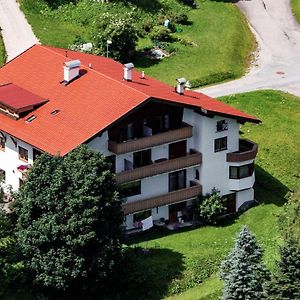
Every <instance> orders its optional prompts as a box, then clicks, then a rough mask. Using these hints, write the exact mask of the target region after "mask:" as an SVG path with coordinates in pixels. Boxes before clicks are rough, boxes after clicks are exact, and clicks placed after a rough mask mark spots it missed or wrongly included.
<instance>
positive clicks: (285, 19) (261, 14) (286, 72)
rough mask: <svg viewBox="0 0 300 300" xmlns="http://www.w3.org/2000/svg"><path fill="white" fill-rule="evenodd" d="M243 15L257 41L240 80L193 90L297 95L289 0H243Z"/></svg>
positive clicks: (299, 47)
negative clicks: (274, 91) (253, 58)
mask: <svg viewBox="0 0 300 300" xmlns="http://www.w3.org/2000/svg"><path fill="white" fill-rule="evenodd" d="M237 6H238V7H239V8H240V9H241V11H242V12H243V13H244V14H245V15H246V17H247V19H248V21H249V24H250V26H251V30H252V31H253V33H254V34H255V36H256V39H257V42H258V53H257V59H256V61H255V62H254V63H253V65H252V66H251V68H250V70H249V73H248V74H247V75H245V76H244V77H242V78H241V79H238V80H234V81H230V82H227V83H223V84H218V85H215V86H211V87H206V88H202V89H198V90H197V91H199V92H203V93H204V94H207V95H210V96H212V97H218V96H224V95H229V94H236V93H241V92H247V91H252V90H259V89H279V90H282V91H287V92H290V93H292V94H295V95H297V96H300V26H299V25H298V23H297V22H296V20H295V18H294V16H293V15H292V12H291V8H290V0H276V1H274V0H248V1H247V0H246V1H239V2H238V3H237Z"/></svg>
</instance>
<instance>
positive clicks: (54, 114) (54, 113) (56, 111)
mask: <svg viewBox="0 0 300 300" xmlns="http://www.w3.org/2000/svg"><path fill="white" fill-rule="evenodd" d="M58 113H60V109H55V110H53V111H51V115H52V116H56V115H57V114H58Z"/></svg>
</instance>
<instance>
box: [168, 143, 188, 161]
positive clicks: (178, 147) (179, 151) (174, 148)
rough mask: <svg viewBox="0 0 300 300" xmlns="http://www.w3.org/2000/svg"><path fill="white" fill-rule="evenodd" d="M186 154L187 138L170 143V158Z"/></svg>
mask: <svg viewBox="0 0 300 300" xmlns="http://www.w3.org/2000/svg"><path fill="white" fill-rule="evenodd" d="M185 155H186V140H184V141H180V142H176V143H172V144H170V145H169V159H173V158H177V157H182V156H185Z"/></svg>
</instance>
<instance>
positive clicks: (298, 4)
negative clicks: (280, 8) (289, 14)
mask: <svg viewBox="0 0 300 300" xmlns="http://www.w3.org/2000/svg"><path fill="white" fill-rule="evenodd" d="M291 6H292V11H293V13H294V15H295V17H296V19H297V21H298V22H299V23H300V1H299V0H291Z"/></svg>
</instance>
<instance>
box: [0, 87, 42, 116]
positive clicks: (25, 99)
mask: <svg viewBox="0 0 300 300" xmlns="http://www.w3.org/2000/svg"><path fill="white" fill-rule="evenodd" d="M47 101H48V100H47V99H44V98H41V97H39V96H37V95H35V94H33V93H31V92H29V91H27V90H25V89H23V88H21V87H19V86H17V85H15V84H13V83H7V84H3V85H0V113H2V114H5V115H7V116H8V117H10V118H12V119H15V120H17V119H19V118H20V117H22V116H24V115H26V114H28V113H29V112H31V111H33V110H34V109H36V108H38V107H39V106H41V105H43V104H44V103H46V102H47Z"/></svg>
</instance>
